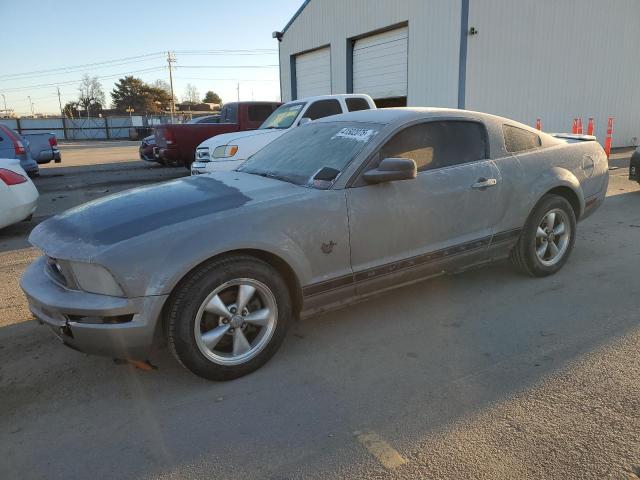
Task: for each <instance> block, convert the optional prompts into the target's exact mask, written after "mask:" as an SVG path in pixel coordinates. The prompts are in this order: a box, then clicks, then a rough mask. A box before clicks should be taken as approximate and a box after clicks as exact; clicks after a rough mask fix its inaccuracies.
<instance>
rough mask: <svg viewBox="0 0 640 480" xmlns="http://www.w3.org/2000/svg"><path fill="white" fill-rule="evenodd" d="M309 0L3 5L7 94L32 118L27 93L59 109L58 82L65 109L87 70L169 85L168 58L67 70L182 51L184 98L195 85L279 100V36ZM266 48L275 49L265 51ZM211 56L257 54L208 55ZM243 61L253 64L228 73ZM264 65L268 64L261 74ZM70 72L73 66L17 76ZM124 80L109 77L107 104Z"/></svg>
mask: <svg viewBox="0 0 640 480" xmlns="http://www.w3.org/2000/svg"><path fill="white" fill-rule="evenodd" d="M302 3H303V0H262V1H260V0H234V1H223V0H215V1H214V0H210V1H204V0H183V1H176V0H172V1H169V0H156V1H149V2H147V1H140V0H128V1H123V0H109V1H108V2H101V1H87V0H84V1H78V0H71V1H62V0H58V1H47V0H41V1H29V0H22V1H5V0H2V1H0V19H2V27H0V41H1V44H2V45H3V48H2V54H1V55H0V66H1V68H0V93H3V94H4V95H5V96H6V101H7V108H9V109H14V110H15V111H16V112H17V113H21V114H27V113H29V112H30V103H29V100H28V98H27V96H31V100H32V102H33V103H34V104H35V106H34V109H35V111H36V112H43V113H56V112H58V111H59V108H58V97H57V95H56V85H57V84H61V85H60V91H61V93H62V103H63V104H64V103H66V102H67V101H70V100H75V99H76V97H77V88H78V82H76V80H79V79H80V78H82V76H83V74H84V73H87V74H89V75H91V76H94V75H97V76H99V77H108V76H113V75H116V74H125V73H129V72H134V71H138V70H147V71H144V72H139V73H133V75H135V76H138V77H140V78H142V79H143V80H145V81H148V82H153V81H154V80H157V79H162V80H166V81H168V71H167V68H166V65H167V62H166V60H165V58H164V57H163V56H162V55H161V54H160V53H158V54H157V55H151V56H148V57H145V58H141V59H140V58H138V59H131V60H123V61H119V62H114V63H113V64H109V65H98V66H93V67H82V68H76V69H70V68H68V67H74V66H77V65H84V64H89V63H97V62H103V61H110V60H117V59H123V58H128V57H135V56H138V55H146V54H154V53H156V52H166V51H167V50H171V51H176V52H177V53H176V57H177V63H176V67H177V68H176V69H175V70H174V91H175V93H176V95H177V96H178V98H181V97H182V96H183V94H184V91H185V87H186V85H187V83H191V84H192V85H195V86H196V88H197V89H198V90H199V92H200V95H201V96H204V92H205V91H206V90H214V91H216V92H217V93H218V94H219V95H220V96H221V97H222V99H223V100H224V101H232V100H235V99H236V95H237V93H236V87H237V83H238V82H239V83H240V98H241V99H242V100H251V99H252V98H254V99H256V100H259V99H265V100H274V99H278V98H279V94H280V87H279V77H278V68H277V67H275V66H266V65H277V64H278V56H277V48H278V44H277V41H276V40H274V39H272V38H271V32H273V31H274V30H281V29H282V28H283V27H284V26H285V24H286V23H287V22H288V21H289V19H290V18H291V16H292V15H293V14H294V13H295V12H296V10H297V9H298V8H299V6H300V5H301V4H302ZM264 49H268V50H271V51H268V52H256V50H264ZM212 50H213V51H215V50H249V52H244V54H240V53H235V54H228V53H225V54H211V53H209V54H206V55H203V54H200V52H202V51H209V52H211V51H212ZM180 52H184V53H180ZM187 52H192V53H187ZM181 65H182V67H181ZM239 65H245V66H251V68H223V67H233V66H239ZM257 65H260V66H264V67H260V68H254V66H257ZM61 67H64V68H65V70H61V71H58V72H46V73H44V72H43V73H34V74H30V75H28V76H27V75H25V76H12V77H8V75H14V74H22V73H25V72H34V71H41V70H50V69H56V68H61ZM161 67H165V68H161ZM187 67H200V68H187ZM202 67H205V68H202ZM216 67H218V68H216ZM154 68H155V69H157V70H153V69H154ZM116 80H117V78H104V79H101V80H100V82H101V83H102V85H103V89H104V91H105V94H106V95H107V103H110V96H109V92H110V91H111V89H112V88H113V83H114V82H115V81H116ZM65 82H66V83H65ZM45 84H46V85H47V86H40V87H37V86H38V85H45ZM49 84H51V85H49ZM0 102H2V97H0ZM0 108H4V107H3V106H0Z"/></svg>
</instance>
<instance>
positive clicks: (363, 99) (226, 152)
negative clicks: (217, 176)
mask: <svg viewBox="0 0 640 480" xmlns="http://www.w3.org/2000/svg"><path fill="white" fill-rule="evenodd" d="M375 108H376V104H375V103H374V102H373V100H372V99H371V97H370V96H369V95H358V94H347V95H321V96H318V97H310V98H302V99H300V100H294V101H292V102H288V103H285V104H284V105H281V106H280V107H278V109H277V110H275V111H274V112H273V113H272V114H271V115H270V116H269V118H267V119H266V120H265V121H264V123H263V124H262V125H260V128H258V129H257V130H252V131H248V132H234V133H225V134H222V135H216V136H215V137H213V138H209V139H207V140H205V141H204V142H202V143H201V144H200V145H199V146H198V148H197V149H196V158H195V161H194V162H193V163H192V164H191V175H199V174H202V173H210V172H215V171H218V170H233V169H234V168H236V167H237V166H238V165H239V164H240V163H242V162H243V161H245V160H246V159H247V158H249V157H250V156H251V155H253V154H254V153H256V152H257V151H258V150H260V149H261V148H263V147H264V146H265V145H268V144H269V143H270V142H272V141H273V140H275V139H276V138H278V137H279V136H281V135H282V134H283V133H285V132H286V131H287V130H289V129H291V128H295V127H297V126H298V125H301V124H302V123H305V122H308V121H310V120H317V119H318V118H324V117H328V116H330V115H337V114H339V113H346V112H354V111H358V110H373V109H375Z"/></svg>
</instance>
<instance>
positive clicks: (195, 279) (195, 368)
mask: <svg viewBox="0 0 640 480" xmlns="http://www.w3.org/2000/svg"><path fill="white" fill-rule="evenodd" d="M239 278H250V279H253V280H256V281H258V282H260V283H262V284H263V285H264V286H266V287H268V289H269V290H270V292H271V294H272V295H273V298H274V299H275V303H276V306H277V312H276V323H275V329H274V330H273V333H272V335H271V338H270V340H268V343H266V345H265V346H264V348H263V349H262V350H260V351H259V353H257V355H255V356H254V357H253V358H250V359H248V360H247V361H246V362H245V363H241V364H239V365H222V364H218V363H215V362H214V361H213V360H211V359H210V358H207V357H206V356H205V355H204V354H203V352H202V351H201V350H200V348H199V347H198V344H197V342H196V336H195V333H194V330H195V322H196V318H197V315H198V311H199V309H200V307H201V306H202V305H203V302H204V301H205V300H206V299H207V297H208V296H209V295H210V294H211V293H212V292H214V291H215V290H216V288H218V287H219V286H221V285H223V284H225V283H226V282H229V281H232V280H234V279H239ZM292 312H293V309H292V303H291V295H290V293H289V290H288V288H287V285H286V283H285V281H284V280H283V278H282V276H281V275H280V274H279V273H278V271H277V270H276V269H275V268H273V267H272V266H271V265H269V264H268V263H266V262H264V261H262V260H260V259H258V258H255V257H252V256H248V255H233V256H227V257H222V258H219V259H215V260H212V261H210V262H207V263H204V264H203V265H201V266H200V267H198V268H196V270H194V271H193V272H191V273H190V274H189V275H188V276H187V277H186V278H185V279H183V280H182V281H181V283H180V284H179V285H178V287H177V289H176V290H175V291H174V293H173V294H172V295H171V298H170V301H169V304H168V308H167V326H168V332H167V337H168V343H169V348H170V349H171V351H172V353H173V354H174V356H175V357H176V358H177V359H178V361H179V362H180V363H181V364H182V365H183V366H184V367H185V368H187V369H189V370H191V371H192V372H193V373H195V374H196V375H198V376H200V377H203V378H206V379H209V380H217V381H225V380H232V379H234V378H238V377H242V376H244V375H247V374H249V373H251V372H253V371H255V370H257V369H258V368H260V367H261V366H262V365H264V364H265V363H266V362H267V361H268V360H269V359H270V358H271V357H272V356H273V355H274V354H275V352H276V351H277V350H278V348H279V347H280V345H281V344H282V341H283V340H284V337H285V335H286V332H287V329H288V327H289V324H290V323H291V319H292V315H293V313H292ZM223 338H224V337H223Z"/></svg>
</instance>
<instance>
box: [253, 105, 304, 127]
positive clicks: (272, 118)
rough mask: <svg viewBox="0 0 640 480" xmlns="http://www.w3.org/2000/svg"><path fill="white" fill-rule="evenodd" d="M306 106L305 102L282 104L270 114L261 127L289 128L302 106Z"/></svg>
mask: <svg viewBox="0 0 640 480" xmlns="http://www.w3.org/2000/svg"><path fill="white" fill-rule="evenodd" d="M303 106H304V102H299V103H287V104H286V105H281V106H280V107H278V108H277V109H276V110H274V112H273V113H272V114H271V115H269V117H268V118H267V119H266V120H265V121H264V123H263V124H262V125H260V129H266V128H278V129H284V128H289V127H290V126H291V125H292V124H293V122H294V120H295V119H296V117H297V116H298V113H300V110H302V107H303Z"/></svg>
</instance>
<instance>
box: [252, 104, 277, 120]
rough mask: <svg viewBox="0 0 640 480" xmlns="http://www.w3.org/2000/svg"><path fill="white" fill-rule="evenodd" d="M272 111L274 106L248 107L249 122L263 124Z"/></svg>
mask: <svg viewBox="0 0 640 480" xmlns="http://www.w3.org/2000/svg"><path fill="white" fill-rule="evenodd" d="M273 110H274V105H269V104H265V105H249V108H248V114H249V121H250V122H260V123H262V122H264V121H265V120H266V119H267V118H269V115H271V113H272V112H273Z"/></svg>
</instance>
